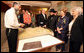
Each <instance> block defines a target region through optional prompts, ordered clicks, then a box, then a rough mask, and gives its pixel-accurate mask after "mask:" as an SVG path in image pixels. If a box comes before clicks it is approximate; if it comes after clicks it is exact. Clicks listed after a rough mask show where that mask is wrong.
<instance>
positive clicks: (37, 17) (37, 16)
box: [36, 11, 41, 26]
mask: <svg viewBox="0 0 84 53" xmlns="http://www.w3.org/2000/svg"><path fill="white" fill-rule="evenodd" d="M40 14H41V11H39V14H37V15H36V25H37V26H39V23H38V19H39V15H40Z"/></svg>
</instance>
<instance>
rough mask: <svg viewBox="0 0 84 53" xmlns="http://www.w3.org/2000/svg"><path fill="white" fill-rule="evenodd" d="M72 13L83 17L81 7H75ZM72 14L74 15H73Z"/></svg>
mask: <svg viewBox="0 0 84 53" xmlns="http://www.w3.org/2000/svg"><path fill="white" fill-rule="evenodd" d="M71 11H77V12H78V15H81V14H82V9H81V7H74V8H72V9H71ZM71 14H72V13H71Z"/></svg>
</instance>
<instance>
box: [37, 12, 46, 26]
mask: <svg viewBox="0 0 84 53" xmlns="http://www.w3.org/2000/svg"><path fill="white" fill-rule="evenodd" d="M37 20H38V26H44V25H46V20H47V15H46V14H45V18H44V16H43V15H42V14H40V15H38V17H37Z"/></svg>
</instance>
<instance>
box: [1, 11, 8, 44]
mask: <svg viewBox="0 0 84 53" xmlns="http://www.w3.org/2000/svg"><path fill="white" fill-rule="evenodd" d="M5 30H6V28H5V27H4V12H1V45H3V43H4V42H5V41H6V40H7V37H6V33H5Z"/></svg>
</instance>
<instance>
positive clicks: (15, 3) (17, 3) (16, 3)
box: [12, 2, 20, 7]
mask: <svg viewBox="0 0 84 53" xmlns="http://www.w3.org/2000/svg"><path fill="white" fill-rule="evenodd" d="M14 5H19V6H20V3H19V2H13V5H12V6H13V7H14Z"/></svg>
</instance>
